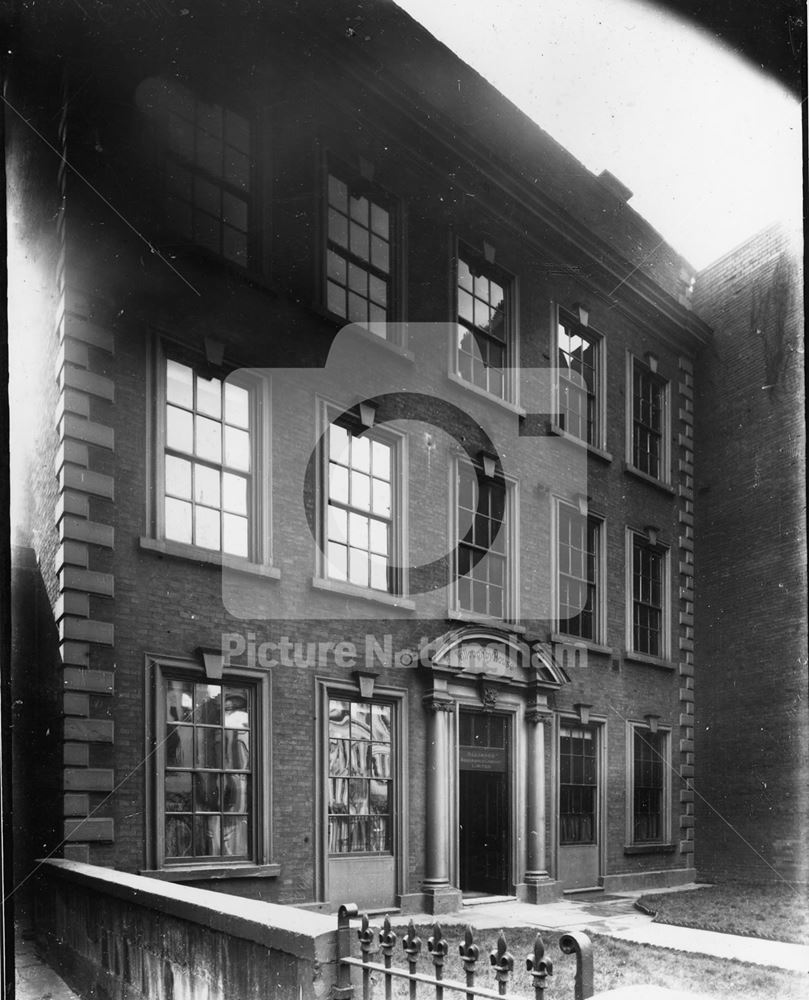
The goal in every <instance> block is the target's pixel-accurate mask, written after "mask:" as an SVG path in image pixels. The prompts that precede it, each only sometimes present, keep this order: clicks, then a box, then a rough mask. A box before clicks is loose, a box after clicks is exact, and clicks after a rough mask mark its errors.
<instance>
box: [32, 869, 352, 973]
mask: <svg viewBox="0 0 809 1000" xmlns="http://www.w3.org/2000/svg"><path fill="white" fill-rule="evenodd" d="M39 864H40V865H41V868H42V871H43V872H44V873H45V874H46V877H47V878H49V879H58V880H60V881H63V882H71V883H73V884H75V885H80V886H82V887H83V888H86V889H88V890H90V891H93V892H97V893H99V894H100V895H103V896H110V897H113V898H115V899H120V900H122V901H124V902H127V903H131V904H132V905H133V906H140V907H143V908H144V909H149V910H154V911H156V912H159V913H161V914H166V915H168V916H172V917H176V918H178V919H179V920H186V921H188V922H189V923H194V924H199V925H200V926H203V927H208V928H210V929H211V930H216V931H220V932H222V933H225V934H229V935H231V936H233V937H237V938H242V939H243V940H246V941H254V942H256V943H257V944H260V945H263V946H264V947H265V948H268V949H270V950H272V951H279V952H284V953H286V954H289V955H293V956H295V957H296V958H299V959H303V960H305V961H309V962H317V963H321V964H322V963H332V962H335V961H336V941H337V934H336V931H337V922H336V919H335V918H334V917H332V916H323V915H322V914H319V913H312V912H307V911H304V910H299V909H296V908H295V907H292V906H282V905H280V904H278V903H266V902H262V901H260V900H255V899H245V898H243V897H241V896H229V895H226V894H225V893H221V892H213V891H212V890H210V889H196V888H194V887H192V886H186V885H176V884H174V883H172V882H163V881H161V880H159V879H153V878H148V877H146V876H144V875H132V874H129V873H128V872H120V871H115V870H114V869H112V868H102V867H100V866H98V865H88V864H84V863H83V862H80V861H63V860H58V859H50V860H45V861H40V862H39Z"/></svg>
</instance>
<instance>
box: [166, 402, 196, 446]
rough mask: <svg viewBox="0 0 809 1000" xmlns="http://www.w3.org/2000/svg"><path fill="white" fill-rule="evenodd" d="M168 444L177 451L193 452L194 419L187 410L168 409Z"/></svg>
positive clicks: (172, 407)
mask: <svg viewBox="0 0 809 1000" xmlns="http://www.w3.org/2000/svg"><path fill="white" fill-rule="evenodd" d="M166 444H167V445H168V447H169V448H174V449H175V450H177V451H185V452H188V453H189V454H191V453H192V452H193V450H194V432H193V418H192V416H191V414H190V413H188V412H187V411H186V410H180V409H178V408H177V407H176V406H167V407H166Z"/></svg>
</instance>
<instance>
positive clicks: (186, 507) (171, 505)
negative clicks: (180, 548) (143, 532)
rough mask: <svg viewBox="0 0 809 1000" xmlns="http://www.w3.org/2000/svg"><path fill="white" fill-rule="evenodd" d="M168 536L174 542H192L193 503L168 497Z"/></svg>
mask: <svg viewBox="0 0 809 1000" xmlns="http://www.w3.org/2000/svg"><path fill="white" fill-rule="evenodd" d="M165 515H166V524H165V535H166V538H168V539H170V540H171V541H173V542H184V543H186V544H187V545H190V544H191V504H190V503H185V502H184V501H182V500H174V499H172V498H171V497H166V506H165Z"/></svg>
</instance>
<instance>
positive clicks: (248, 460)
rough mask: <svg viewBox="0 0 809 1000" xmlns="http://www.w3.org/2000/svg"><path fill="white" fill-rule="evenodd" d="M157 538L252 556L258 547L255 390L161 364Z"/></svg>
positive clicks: (173, 364)
mask: <svg viewBox="0 0 809 1000" xmlns="http://www.w3.org/2000/svg"><path fill="white" fill-rule="evenodd" d="M162 364H163V375H164V383H163V393H162V396H163V403H162V406H163V414H162V423H163V427H164V440H163V447H162V456H161V460H162V465H161V468H160V469H159V478H160V482H161V487H162V488H161V494H162V510H161V511H160V515H162V537H164V538H165V539H167V540H169V541H174V542H181V543H185V544H187V545H195V546H198V547H199V548H203V549H212V550H214V551H218V552H222V553H226V554H228V555H232V556H238V557H242V558H245V559H247V558H251V557H253V556H254V554H255V551H256V549H257V534H258V532H257V508H258V501H257V496H256V489H257V484H256V481H255V480H256V476H255V465H256V459H257V454H256V453H257V445H258V428H257V423H258V402H257V395H258V392H257V388H256V387H255V386H253V385H250V384H249V383H246V382H245V383H240V382H236V381H223V380H222V379H220V378H207V377H205V376H204V375H201V374H199V373H198V372H196V371H195V370H194V369H193V368H192V367H191V366H190V365H188V364H183V363H182V362H180V361H176V360H174V359H172V358H164V359H163V362H162Z"/></svg>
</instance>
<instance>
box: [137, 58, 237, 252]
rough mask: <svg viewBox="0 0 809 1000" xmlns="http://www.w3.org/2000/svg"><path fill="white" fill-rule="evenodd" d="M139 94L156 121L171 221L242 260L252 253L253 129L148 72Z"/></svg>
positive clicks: (182, 232)
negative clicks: (149, 75)
mask: <svg viewBox="0 0 809 1000" xmlns="http://www.w3.org/2000/svg"><path fill="white" fill-rule="evenodd" d="M136 101H137V103H138V106H139V107H140V108H141V110H143V111H144V112H145V113H146V115H147V116H148V117H149V119H150V120H151V121H152V122H153V124H154V126H155V129H156V133H157V138H158V143H159V147H160V153H161V155H162V159H163V163H162V169H163V185H164V187H163V200H164V212H165V219H166V223H167V225H168V227H169V228H170V229H171V230H172V231H173V232H174V233H176V234H177V235H178V236H180V237H182V238H183V239H186V240H188V242H190V243H193V244H195V245H196V246H201V247H204V248H205V249H206V250H210V251H211V252H212V253H215V254H217V255H219V256H221V257H224V258H225V259H227V260H230V261H233V262H234V263H236V264H239V265H241V266H242V267H247V266H248V264H249V262H250V261H249V258H250V246H249V242H250V241H249V231H250V225H249V216H250V211H251V176H250V175H251V131H250V123H249V121H248V120H247V118H245V117H244V116H242V115H240V114H238V113H236V112H235V111H233V110H232V109H230V108H226V107H224V106H223V105H221V104H209V103H206V102H204V101H200V100H199V99H198V98H197V97H195V96H194V94H192V93H191V92H190V91H189V90H188V89H186V88H185V87H183V86H181V85H180V84H178V83H175V82H173V81H169V80H160V79H157V78H150V79H148V80H145V81H144V82H143V83H142V84H141V85H140V87H139V88H138V91H137V95H136Z"/></svg>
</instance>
